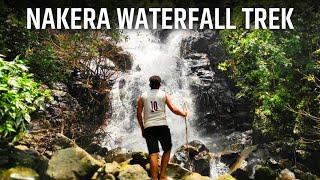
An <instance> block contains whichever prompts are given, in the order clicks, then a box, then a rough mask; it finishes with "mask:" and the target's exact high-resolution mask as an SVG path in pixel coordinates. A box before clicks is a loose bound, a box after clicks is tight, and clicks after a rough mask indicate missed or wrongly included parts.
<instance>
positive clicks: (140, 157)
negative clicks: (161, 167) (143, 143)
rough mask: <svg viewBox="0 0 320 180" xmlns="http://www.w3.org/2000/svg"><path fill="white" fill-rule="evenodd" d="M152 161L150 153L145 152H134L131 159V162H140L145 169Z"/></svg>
mask: <svg viewBox="0 0 320 180" xmlns="http://www.w3.org/2000/svg"><path fill="white" fill-rule="evenodd" d="M148 163H150V158H149V156H148V153H145V152H133V153H132V159H131V160H130V164H139V165H140V166H142V167H143V168H144V169H146V165H147V164H148Z"/></svg>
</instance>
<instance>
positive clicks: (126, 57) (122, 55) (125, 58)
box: [111, 51, 133, 71]
mask: <svg viewBox="0 0 320 180" xmlns="http://www.w3.org/2000/svg"><path fill="white" fill-rule="evenodd" d="M111 59H112V62H113V63H114V64H115V65H116V66H117V67H118V68H119V69H120V70H122V71H128V70H131V68H132V64H133V58H132V56H131V55H130V53H128V52H125V51H121V52H119V53H116V54H115V55H114V57H112V58H111Z"/></svg>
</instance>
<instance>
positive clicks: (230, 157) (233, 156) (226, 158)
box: [220, 151, 240, 166]
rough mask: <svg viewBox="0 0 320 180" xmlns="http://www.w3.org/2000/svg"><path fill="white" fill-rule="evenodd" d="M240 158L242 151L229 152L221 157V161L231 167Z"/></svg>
mask: <svg viewBox="0 0 320 180" xmlns="http://www.w3.org/2000/svg"><path fill="white" fill-rule="evenodd" d="M239 156H240V151H227V152H224V154H222V155H221V157H220V161H221V162H222V163H224V164H226V165H228V166H231V165H232V164H234V163H235V162H236V161H237V159H238V157H239Z"/></svg>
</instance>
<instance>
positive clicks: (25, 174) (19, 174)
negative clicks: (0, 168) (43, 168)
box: [1, 166, 40, 180]
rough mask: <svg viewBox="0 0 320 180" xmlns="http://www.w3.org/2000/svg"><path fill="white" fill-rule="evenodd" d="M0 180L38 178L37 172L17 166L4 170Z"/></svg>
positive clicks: (29, 179)
mask: <svg viewBox="0 0 320 180" xmlns="http://www.w3.org/2000/svg"><path fill="white" fill-rule="evenodd" d="M1 179H2V180H38V179H40V177H39V174H38V173H37V172H36V171H35V170H33V169H31V168H28V167H22V166H17V167H13V168H10V169H8V170H7V171H5V172H4V173H3V175H2V177H1Z"/></svg>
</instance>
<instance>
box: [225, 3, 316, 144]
mask: <svg viewBox="0 0 320 180" xmlns="http://www.w3.org/2000/svg"><path fill="white" fill-rule="evenodd" d="M253 4H255V2H254V3H253ZM251 5H252V4H251ZM255 5H257V4H255ZM304 5H305V4H304ZM242 6H243V5H242ZM269 6H270V3H269ZM283 6H285V5H283ZM305 6H308V7H309V9H311V10H305V9H303V8H301V9H299V8H296V9H295V16H294V19H293V22H295V30H282V31H271V30H244V29H242V28H241V27H242V25H241V22H243V21H242V19H241V17H238V18H235V21H236V24H237V25H238V27H240V28H239V29H238V30H223V31H221V32H220V35H221V38H222V41H223V44H224V46H225V48H226V50H227V53H228V55H229V58H230V59H228V60H225V61H223V62H221V63H220V64H219V69H220V70H222V71H225V72H226V73H227V74H228V75H229V76H230V77H231V78H233V79H234V80H235V81H236V85H237V87H239V93H238V94H237V97H238V98H243V97H245V98H246V99H248V100H250V102H251V104H252V112H253V113H254V114H255V119H254V124H253V127H254V128H255V130H256V131H257V132H260V133H261V135H263V137H265V138H266V139H268V138H269V139H287V138H289V137H293V138H294V139H295V142H298V141H299V142H302V143H303V144H308V145H310V144H313V145H315V146H318V147H320V135H319V129H320V106H319V104H320V100H319V97H320V86H319V85H320V81H319V77H320V68H319V64H320V62H319V59H320V57H319V54H320V53H319V52H320V51H319V49H320V34H319V31H320V29H319V28H320V26H319V25H320V23H319V21H318V20H317V18H315V17H319V16H320V13H319V12H317V11H312V8H314V7H313V4H308V5H305ZM305 6H303V7H305ZM235 9H236V8H235ZM236 14H237V13H236ZM308 147H309V148H311V146H308Z"/></svg>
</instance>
